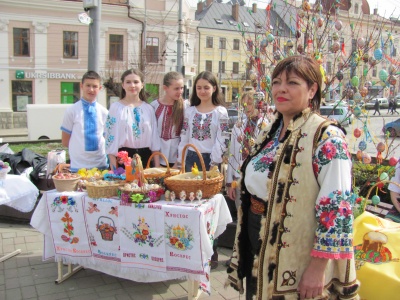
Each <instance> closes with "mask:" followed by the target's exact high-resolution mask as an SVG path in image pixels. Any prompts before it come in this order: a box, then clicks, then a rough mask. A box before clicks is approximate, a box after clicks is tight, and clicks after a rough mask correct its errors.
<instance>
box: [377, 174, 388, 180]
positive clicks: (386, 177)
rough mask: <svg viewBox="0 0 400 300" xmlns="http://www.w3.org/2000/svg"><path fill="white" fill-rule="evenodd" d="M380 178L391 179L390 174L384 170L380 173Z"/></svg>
mask: <svg viewBox="0 0 400 300" xmlns="http://www.w3.org/2000/svg"><path fill="white" fill-rule="evenodd" d="M379 179H380V180H382V181H383V180H389V174H388V173H386V172H382V173H381V175H379Z"/></svg>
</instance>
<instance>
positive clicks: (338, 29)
mask: <svg viewBox="0 0 400 300" xmlns="http://www.w3.org/2000/svg"><path fill="white" fill-rule="evenodd" d="M335 28H336V30H337V31H340V30H342V28H343V23H342V21H340V20H337V21H336V22H335Z"/></svg>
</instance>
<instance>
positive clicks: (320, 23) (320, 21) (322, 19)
mask: <svg viewBox="0 0 400 300" xmlns="http://www.w3.org/2000/svg"><path fill="white" fill-rule="evenodd" d="M324 21H325V20H324V18H322V17H320V18H318V19H317V26H318V27H322V26H324Z"/></svg>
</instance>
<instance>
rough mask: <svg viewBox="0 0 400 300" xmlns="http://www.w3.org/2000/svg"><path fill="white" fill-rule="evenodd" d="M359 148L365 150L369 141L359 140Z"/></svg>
mask: <svg viewBox="0 0 400 300" xmlns="http://www.w3.org/2000/svg"><path fill="white" fill-rule="evenodd" d="M358 149H360V150H361V151H364V150H365V149H367V143H366V142H365V141H361V142H359V143H358Z"/></svg>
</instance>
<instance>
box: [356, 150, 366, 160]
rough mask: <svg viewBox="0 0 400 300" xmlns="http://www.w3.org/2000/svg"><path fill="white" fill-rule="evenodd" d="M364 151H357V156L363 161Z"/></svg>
mask: <svg viewBox="0 0 400 300" xmlns="http://www.w3.org/2000/svg"><path fill="white" fill-rule="evenodd" d="M363 154H364V152H362V151H361V150H358V151H357V154H356V157H357V159H358V160H359V161H361V159H362V157H363Z"/></svg>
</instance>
